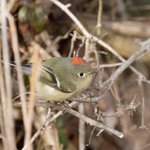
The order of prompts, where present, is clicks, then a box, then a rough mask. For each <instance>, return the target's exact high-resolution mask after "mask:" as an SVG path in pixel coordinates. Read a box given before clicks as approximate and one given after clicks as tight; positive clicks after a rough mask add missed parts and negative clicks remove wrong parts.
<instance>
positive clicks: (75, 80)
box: [23, 57, 92, 101]
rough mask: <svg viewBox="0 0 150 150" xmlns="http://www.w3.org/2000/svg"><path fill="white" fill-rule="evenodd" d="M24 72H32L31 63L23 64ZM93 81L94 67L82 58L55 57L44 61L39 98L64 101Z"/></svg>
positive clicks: (38, 88) (38, 84) (37, 88)
mask: <svg viewBox="0 0 150 150" xmlns="http://www.w3.org/2000/svg"><path fill="white" fill-rule="evenodd" d="M23 72H24V73H25V74H28V75H29V74H31V65H23ZM91 82H92V68H91V67H90V65H89V64H88V63H87V62H86V61H85V60H84V59H82V58H78V57H73V58H69V57H53V58H50V59H48V60H45V61H43V62H42V65H41V71H40V75H39V81H37V85H36V92H37V95H38V97H39V98H41V99H44V100H49V101H62V100H67V99H70V98H72V97H73V96H75V95H77V94H79V93H81V92H82V91H84V90H85V89H87V88H88V86H89V85H90V83H91Z"/></svg>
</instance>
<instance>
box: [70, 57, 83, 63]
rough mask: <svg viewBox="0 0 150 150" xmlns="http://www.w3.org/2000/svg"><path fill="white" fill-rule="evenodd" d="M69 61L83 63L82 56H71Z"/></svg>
mask: <svg viewBox="0 0 150 150" xmlns="http://www.w3.org/2000/svg"><path fill="white" fill-rule="evenodd" d="M71 62H72V63H73V64H83V63H84V61H83V59H82V58H78V57H74V58H72V59H71Z"/></svg>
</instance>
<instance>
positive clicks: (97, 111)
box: [0, 0, 150, 150]
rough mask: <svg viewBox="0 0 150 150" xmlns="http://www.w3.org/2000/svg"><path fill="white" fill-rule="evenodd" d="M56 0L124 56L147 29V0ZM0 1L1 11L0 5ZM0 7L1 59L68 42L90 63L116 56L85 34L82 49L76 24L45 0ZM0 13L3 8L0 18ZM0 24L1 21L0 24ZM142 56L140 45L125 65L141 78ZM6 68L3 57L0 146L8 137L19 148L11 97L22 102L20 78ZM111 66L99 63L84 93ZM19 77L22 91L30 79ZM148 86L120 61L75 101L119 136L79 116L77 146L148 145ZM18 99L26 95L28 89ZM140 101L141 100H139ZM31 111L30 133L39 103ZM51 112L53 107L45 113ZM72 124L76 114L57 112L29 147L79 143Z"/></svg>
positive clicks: (21, 133)
mask: <svg viewBox="0 0 150 150" xmlns="http://www.w3.org/2000/svg"><path fill="white" fill-rule="evenodd" d="M60 1H61V2H62V3H63V4H66V5H67V6H69V9H70V10H71V12H72V13H73V14H74V15H75V16H76V17H77V18H78V20H79V21H80V22H81V23H82V24H83V25H84V27H85V28H86V29H87V30H88V31H89V32H90V33H91V34H92V35H95V36H97V37H98V38H99V39H101V40H103V41H105V42H106V43H107V44H108V45H110V46H111V47H112V48H114V49H115V51H116V52H117V53H118V54H120V55H121V56H122V57H123V58H125V59H128V58H129V57H130V56H131V55H133V54H134V53H135V52H136V51H137V50H139V49H140V48H141V44H140V43H141V42H142V41H145V40H147V39H148V38H149V37H150V0H79V1H77V0H60ZM5 4H6V5H5ZM68 4H69V5H68ZM4 7H6V8H7V9H8V12H7V11H6V12H4V10H5V8H4ZM0 13H1V19H0V32H1V36H0V39H1V40H0V59H1V60H3V61H5V60H7V61H8V62H16V61H19V62H20V63H21V64H22V63H31V62H33V61H34V57H33V56H34V55H36V53H38V56H37V57H39V58H40V59H41V60H44V59H47V58H50V57H60V56H68V55H69V53H70V51H71V46H73V50H74V51H78V53H79V56H80V57H83V56H85V58H86V60H87V61H88V62H89V63H91V66H92V67H93V68H96V67H97V66H99V65H103V64H115V63H118V62H120V61H119V60H118V58H117V57H115V56H114V55H113V54H111V53H110V52H109V51H108V50H107V49H105V48H104V47H102V46H101V45H98V44H97V43H96V42H91V43H90V44H89V47H88V50H89V51H87V49H86V43H85V37H84V36H83V35H82V32H81V31H80V30H79V28H78V26H77V25H76V24H75V23H74V22H73V21H72V20H71V19H70V18H69V17H68V16H67V15H66V14H65V13H64V12H63V11H62V10H61V9H60V8H58V7H57V6H56V5H54V4H53V3H52V2H51V1H50V0H35V1H33V0H9V1H7V2H6V1H5V0H1V11H0ZM5 13H6V14H7V15H6V14H5ZM4 15H6V16H7V17H6V18H7V19H6V20H5V17H4ZM4 27H5V28H6V29H4V30H3V28H4ZM6 35H7V36H6ZM16 37H18V39H15V38H16ZM4 41H6V42H4ZM17 43H18V46H17ZM15 44H16V45H15ZM16 48H18V51H16ZM6 50H8V51H6ZM5 53H7V54H5ZM87 54H88V55H87ZM17 56H18V57H19V59H17V58H18V57H17ZM16 59H17V60H16ZM149 64H150V53H147V54H146V55H144V56H143V57H141V58H139V59H138V60H137V61H135V62H134V63H133V66H134V67H135V68H136V69H137V70H138V71H139V72H140V73H142V74H143V75H144V76H145V77H146V79H147V80H149V78H150V71H149V70H150V65H149ZM6 66H7V65H6ZM6 68H7V67H5V63H4V64H3V63H2V62H0V85H1V88H0V96H1V99H0V118H1V119H0V127H1V128H0V150H3V149H4V150H8V149H10V147H9V144H8V143H9V142H10V145H11V146H13V149H18V150H20V149H22V147H23V146H24V142H25V141H24V138H25V136H26V134H27V131H26V130H25V128H24V125H25V122H26V118H25V117H24V116H25V114H23V112H24V113H25V112H26V110H24V109H23V108H22V107H20V105H19V107H18V105H17V104H18V103H19V102H21V103H22V101H21V100H20V97H18V95H19V88H20V84H19V83H20V81H21V80H18V78H17V74H16V72H15V71H14V70H12V69H11V67H10V69H9V71H8V72H7V71H6ZM115 70H116V67H112V68H104V69H102V70H100V72H99V74H98V76H97V78H96V79H95V81H94V82H93V84H92V85H91V87H90V88H89V89H88V91H87V93H88V92H89V93H90V91H92V94H93V95H92V96H95V95H96V94H97V95H98V94H99V93H100V91H99V90H97V91H94V90H95V88H94V85H95V84H96V82H98V83H99V84H101V82H103V81H105V80H106V79H108V78H109V76H110V75H111V74H112V73H113V72H114V71H115ZM7 76H8V77H7ZM7 79H9V81H10V84H11V86H10V87H9V86H8V85H9V83H7ZM23 79H24V82H23V84H24V85H25V90H26V91H27V92H28V91H29V89H30V86H31V85H30V82H29V79H27V78H26V77H23ZM149 90H150V85H149V83H145V82H142V81H141V79H140V77H139V76H137V74H135V73H134V72H133V71H131V70H130V69H127V70H126V71H124V72H123V74H121V75H120V76H119V77H118V79H117V81H115V83H114V84H113V86H112V88H111V90H109V91H108V92H107V93H105V95H104V96H103V97H102V98H100V99H99V100H98V102H97V103H83V107H84V114H85V115H86V116H88V117H90V118H93V119H94V120H98V121H100V122H102V123H105V124H107V125H108V126H110V127H112V128H115V129H117V130H119V131H121V132H122V133H123V134H124V138H122V139H120V138H118V137H116V136H114V135H112V134H110V133H108V132H106V131H102V132H101V133H99V132H100V130H99V129H97V128H93V127H91V126H89V125H88V124H85V128H84V130H85V132H84V138H85V143H84V144H85V148H83V149H86V150H150V133H149V127H150V113H149V107H150V99H149V98H150V92H149ZM25 99H26V100H28V95H27V96H25ZM16 102H17V104H16ZM142 104H145V105H144V108H143V105H142ZM23 105H24V104H22V105H21V106H23ZM76 110H77V109H76ZM33 111H34V115H33V116H34V117H33V122H32V131H30V134H31V135H33V134H34V133H35V132H36V131H37V130H38V129H40V127H41V126H42V125H43V124H44V121H45V119H46V112H47V109H46V108H41V107H34V108H33ZM56 112H57V111H56V110H55V111H54V112H53V114H55V113H56ZM8 131H9V132H8ZM80 131H81V129H79V119H78V118H76V117H74V116H71V115H69V114H67V113H64V114H63V115H61V116H60V117H58V118H57V119H56V120H55V121H54V123H52V124H51V125H50V126H49V128H48V129H46V131H45V132H41V134H40V135H39V136H38V137H37V138H35V141H34V142H33V146H32V148H31V149H33V150H61V149H64V150H78V149H80V150H82V148H81V147H80V146H79V145H80V142H81V141H80V139H79V133H80ZM9 133H10V134H9ZM7 141H8V143H7Z"/></svg>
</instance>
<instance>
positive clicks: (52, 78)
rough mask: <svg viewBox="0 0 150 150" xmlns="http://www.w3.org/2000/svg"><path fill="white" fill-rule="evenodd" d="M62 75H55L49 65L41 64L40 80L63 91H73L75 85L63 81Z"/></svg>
mask: <svg viewBox="0 0 150 150" xmlns="http://www.w3.org/2000/svg"><path fill="white" fill-rule="evenodd" d="M44 73H45V74H44ZM62 76H64V74H63V75H61V74H59V76H57V75H56V74H55V73H54V72H53V70H52V69H51V68H50V67H45V66H42V73H41V75H40V82H42V83H44V84H46V85H49V86H51V87H53V88H55V89H58V90H60V91H62V92H65V93H72V92H74V91H75V89H76V87H75V85H73V84H72V83H69V82H68V81H65V82H64V79H63V78H62ZM64 83H65V84H64ZM68 85H69V86H68Z"/></svg>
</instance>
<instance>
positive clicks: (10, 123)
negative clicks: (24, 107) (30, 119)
mask: <svg viewBox="0 0 150 150" xmlns="http://www.w3.org/2000/svg"><path fill="white" fill-rule="evenodd" d="M7 14H8V12H7V7H6V0H1V27H2V28H1V29H2V50H3V60H4V62H9V47H8V41H7V39H8V37H7V20H6V19H7ZM4 76H5V82H4V84H5V87H4V85H3V84H2V85H1V90H4V91H3V92H4V93H2V91H1V94H3V95H2V101H3V102H2V103H3V110H4V109H5V110H4V112H3V113H4V114H3V115H4V116H3V117H4V124H5V132H6V139H7V146H8V149H13V148H14V147H15V134H14V120H13V107H12V91H11V90H12V85H11V74H10V65H9V64H8V63H5V64H4ZM2 80H3V79H2ZM5 88H6V89H5Z"/></svg>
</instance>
